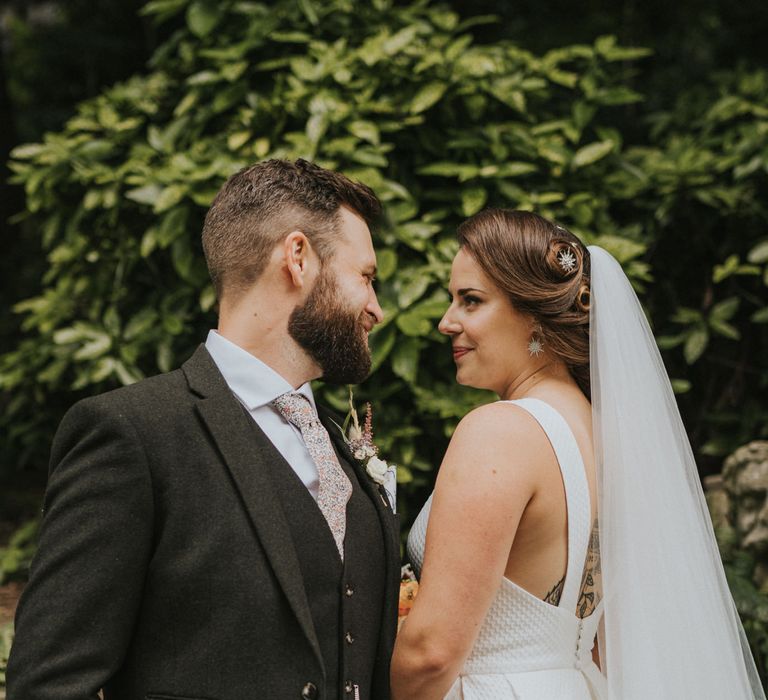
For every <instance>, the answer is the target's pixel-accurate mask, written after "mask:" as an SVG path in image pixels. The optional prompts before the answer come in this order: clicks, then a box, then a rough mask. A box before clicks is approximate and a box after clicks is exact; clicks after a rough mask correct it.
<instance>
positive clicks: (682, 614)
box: [589, 246, 765, 700]
mask: <svg viewBox="0 0 768 700" xmlns="http://www.w3.org/2000/svg"><path fill="white" fill-rule="evenodd" d="M589 252H590V256H591V290H592V293H591V311H590V336H591V347H590V359H591V382H592V418H593V423H594V436H595V454H596V455H597V456H598V457H597V459H598V479H599V482H598V483H599V492H600V507H599V517H600V537H601V542H600V549H601V559H602V577H603V590H604V605H605V618H604V630H603V632H602V634H601V638H600V649H601V658H602V667H603V671H604V672H605V673H606V675H607V679H608V687H609V697H610V698H612V699H614V698H615V699H620V700H650V699H651V698H653V699H654V700H658V699H667V698H669V699H670V700H671V699H674V700H683V699H688V698H690V699H691V700H694V699H695V700H709V699H711V700H742V699H743V698H761V699H763V700H764V699H765V693H764V692H763V689H762V687H761V684H760V680H759V678H758V675H757V671H756V669H755V665H754V661H753V660H752V656H751V654H750V651H749V647H748V646H747V642H746V638H745V636H744V630H743V628H742V626H741V622H740V621H739V617H738V614H737V612H736V607H735V605H734V603H733V599H732V598H731V594H730V592H729V590H728V585H727V582H726V579H725V574H724V572H723V566H722V563H721V561H720V555H719V553H718V549H717V545H716V542H715V538H714V534H713V530H712V525H711V522H710V519H709V514H708V511H707V507H706V503H705V501H704V495H703V492H702V489H701V485H700V483H699V476H698V471H697V469H696V464H695V462H694V459H693V453H692V451H691V446H690V444H689V442H688V438H687V436H686V432H685V428H684V427H683V423H682V420H681V419H680V414H679V412H678V409H677V404H676V402H675V397H674V394H673V392H672V387H671V385H670V382H669V379H668V377H667V373H666V371H665V369H664V364H663V363H662V360H661V356H660V354H659V351H658V349H657V347H656V342H655V340H654V337H653V334H652V333H651V329H650V327H649V326H648V323H647V321H646V318H645V315H644V313H643V309H642V307H641V306H640V302H639V301H638V299H637V296H636V295H635V293H634V291H633V289H632V286H631V285H630V283H629V280H628V279H627V278H626V276H625V275H624V272H623V271H622V269H621V266H620V265H619V264H618V262H616V260H614V259H613V257H611V255H609V254H608V253H607V252H606V251H605V250H603V249H602V248H598V247H595V246H590V248H589Z"/></svg>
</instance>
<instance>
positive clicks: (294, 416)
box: [272, 392, 352, 561]
mask: <svg viewBox="0 0 768 700" xmlns="http://www.w3.org/2000/svg"><path fill="white" fill-rule="evenodd" d="M272 405H273V406H274V407H275V408H276V409H277V410H278V411H279V413H280V415H281V416H283V418H285V419H286V420H287V421H288V422H289V423H291V424H293V425H295V426H296V427H297V428H298V429H299V430H300V431H301V437H302V438H304V444H305V445H306V446H307V450H308V451H309V456H310V457H312V460H313V461H314V463H315V465H317V473H318V477H319V486H318V493H317V505H318V507H319V508H320V512H321V513H322V514H323V517H324V518H325V519H326V521H327V522H328V527H330V528H331V534H332V535H333V539H334V540H335V541H336V547H337V548H338V550H339V556H340V557H341V560H342V561H344V531H345V529H346V525H347V501H349V498H350V496H351V495H352V484H351V483H350V481H349V478H348V477H347V475H346V474H345V473H344V470H343V469H342V468H341V465H340V464H339V459H338V457H337V456H336V452H334V449H333V445H332V444H331V438H330V437H329V436H328V431H327V430H326V429H325V427H324V426H323V424H322V423H321V422H320V419H319V418H318V417H317V415H316V414H315V411H314V409H313V408H312V404H311V403H310V402H309V399H308V398H307V397H306V396H304V395H303V394H299V393H297V392H288V393H287V394H283V395H282V396H278V397H277V398H276V399H275V400H274V401H273V402H272Z"/></svg>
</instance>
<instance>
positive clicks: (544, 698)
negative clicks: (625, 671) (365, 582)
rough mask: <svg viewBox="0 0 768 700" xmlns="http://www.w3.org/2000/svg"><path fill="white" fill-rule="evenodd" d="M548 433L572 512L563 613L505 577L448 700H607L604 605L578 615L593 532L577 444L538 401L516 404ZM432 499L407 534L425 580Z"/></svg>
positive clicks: (560, 419) (410, 550) (554, 413)
mask: <svg viewBox="0 0 768 700" xmlns="http://www.w3.org/2000/svg"><path fill="white" fill-rule="evenodd" d="M508 403H513V404H515V405H517V406H519V407H521V408H523V409H525V410H526V411H528V413H530V414H531V415H532V416H533V417H534V418H535V419H536V420H537V421H538V423H539V424H540V425H541V427H542V429H543V430H544V432H545V433H546V434H547V437H548V438H549V441H550V443H551V444H552V447H553V449H554V452H555V455H556V457H557V461H558V463H559V464H560V471H561V472H562V475H563V483H564V485H565V495H566V502H567V508H568V564H567V570H566V577H565V583H564V586H563V592H562V595H561V598H560V603H559V605H558V606H557V607H555V606H554V605H551V604H549V603H545V602H544V601H543V600H540V599H538V598H536V597H535V596H533V595H532V594H531V593H528V592H527V591H526V590H524V589H523V588H521V587H520V586H518V585H516V584H515V583H513V582H512V581H510V580H509V579H507V578H502V580H501V581H499V589H498V591H497V592H496V596H495V598H494V600H493V602H492V603H491V607H490V608H489V610H488V613H487V615H486V618H485V620H484V622H483V625H482V627H481V629H480V633H479V634H478V637H477V640H476V642H475V645H474V647H473V648H472V651H471V652H470V654H469V658H468V659H467V661H466V663H465V664H464V668H463V669H462V671H461V674H460V676H459V678H458V679H457V680H456V682H455V683H454V684H453V686H452V687H451V689H450V690H449V692H448V695H446V700H503V699H506V698H509V699H512V698H514V699H516V700H556V699H564V700H565V699H567V700H604V699H605V698H607V696H608V693H607V686H606V682H605V678H604V677H603V675H602V674H601V673H600V670H599V669H598V667H597V666H596V665H595V664H594V662H593V661H592V653H591V652H592V647H593V646H594V642H595V635H596V634H597V627H598V624H599V622H600V617H601V615H602V606H603V604H602V601H601V602H600V603H599V604H598V606H597V607H596V609H595V610H594V612H593V613H592V614H591V615H589V616H588V617H586V618H584V619H581V618H579V617H577V615H576V612H575V611H576V609H577V603H578V598H579V594H580V589H581V583H582V575H583V570H584V563H585V561H586V557H587V548H588V546H589V538H590V534H591V530H592V522H591V521H592V518H591V509H590V498H589V486H588V484H587V478H586V474H585V470H584V463H583V460H582V458H581V453H580V452H579V448H578V445H577V443H576V439H575V438H574V436H573V433H572V432H571V429H570V428H569V427H568V424H567V423H566V422H565V419H564V418H563V417H562V416H561V415H560V414H559V413H558V412H557V411H555V409H553V408H552V407H551V406H549V405H548V404H546V403H544V402H543V401H540V400H538V399H521V400H518V401H510V402H508ZM431 504H432V497H431V496H430V498H429V500H428V501H427V503H426V504H425V505H424V508H423V509H422V511H421V513H419V516H418V518H417V519H416V522H415V523H414V524H413V528H412V529H411V532H410V535H409V536H408V553H409V555H410V559H411V562H412V563H413V565H414V568H415V570H416V572H417V575H418V576H420V575H421V567H422V564H423V562H424V545H425V540H426V534H427V522H428V520H429V511H430V506H431Z"/></svg>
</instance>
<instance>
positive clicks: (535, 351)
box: [528, 333, 544, 357]
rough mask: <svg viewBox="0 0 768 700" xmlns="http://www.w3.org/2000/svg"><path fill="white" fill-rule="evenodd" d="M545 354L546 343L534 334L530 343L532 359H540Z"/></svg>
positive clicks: (529, 352) (529, 351) (529, 349)
mask: <svg viewBox="0 0 768 700" xmlns="http://www.w3.org/2000/svg"><path fill="white" fill-rule="evenodd" d="M543 352H544V343H543V342H542V340H541V338H540V337H539V336H538V335H537V334H536V333H534V334H533V335H532V336H531V339H530V340H529V341H528V354H529V355H530V356H531V357H538V356H539V355H541V353H543Z"/></svg>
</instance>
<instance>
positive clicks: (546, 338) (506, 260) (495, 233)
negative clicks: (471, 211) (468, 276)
mask: <svg viewBox="0 0 768 700" xmlns="http://www.w3.org/2000/svg"><path fill="white" fill-rule="evenodd" d="M458 239H459V244H460V245H461V247H462V248H463V249H464V250H465V252H467V253H469V254H470V255H471V256H472V257H473V258H474V260H475V261H477V263H478V265H480V267H481V268H482V269H483V272H485V274H486V275H488V277H490V278H491V280H493V282H494V283H495V284H496V286H497V287H499V289H501V290H502V291H503V292H505V293H506V295H507V297H508V298H509V300H510V301H511V302H512V305H513V306H514V307H515V309H517V310H518V311H520V312H521V313H523V314H528V315H529V316H531V317H532V318H533V320H534V322H535V323H536V324H537V325H538V326H540V328H541V331H540V333H539V335H540V336H541V339H542V341H543V343H544V347H545V348H546V350H547V351H548V352H549V353H550V354H551V355H553V356H554V357H556V358H558V359H560V360H562V361H563V362H564V363H565V365H566V367H568V370H569V371H570V373H571V375H572V376H573V378H574V379H575V380H576V382H577V384H578V385H579V387H580V388H581V390H582V391H583V392H584V394H585V396H586V397H587V398H588V399H589V398H591V392H590V385H589V295H590V292H589V251H588V250H587V249H586V247H585V246H584V244H583V243H582V242H581V241H580V240H579V239H578V238H576V236H574V235H573V234H572V233H571V232H570V231H568V230H567V229H565V228H563V227H562V226H559V225H557V224H554V223H552V222H551V221H548V220H547V219H545V218H544V217H542V216H539V215H538V214H533V213H531V212H527V211H518V210H514V209H485V210H483V211H481V212H480V213H478V214H475V215H474V216H473V217H471V218H469V219H467V220H466V221H465V222H464V223H463V224H461V226H459V230H458Z"/></svg>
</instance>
